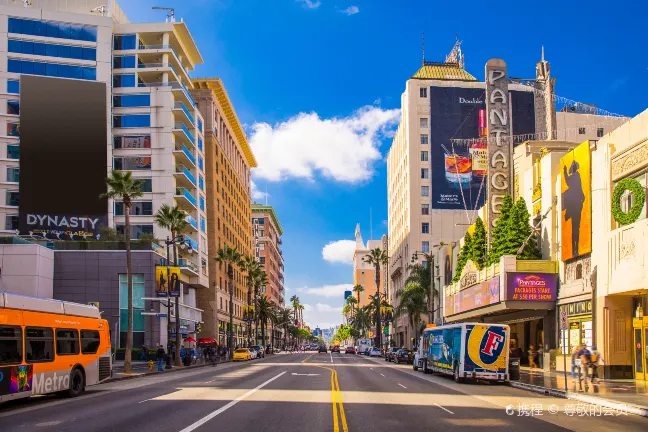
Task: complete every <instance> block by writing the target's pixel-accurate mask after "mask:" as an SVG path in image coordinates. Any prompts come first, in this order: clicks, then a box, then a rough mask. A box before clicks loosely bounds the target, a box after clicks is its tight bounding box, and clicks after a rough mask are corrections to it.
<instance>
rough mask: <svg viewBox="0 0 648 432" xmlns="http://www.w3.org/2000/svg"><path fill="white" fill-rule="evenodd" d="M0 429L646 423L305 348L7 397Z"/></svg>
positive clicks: (527, 427)
mask: <svg viewBox="0 0 648 432" xmlns="http://www.w3.org/2000/svg"><path fill="white" fill-rule="evenodd" d="M507 406H508V407H509V409H508V411H509V412H508V413H507ZM550 408H551V410H552V411H557V412H556V413H554V414H552V413H550V412H549V410H550ZM585 412H587V415H585V414H584V413H585ZM520 414H522V415H520ZM525 414H529V415H525ZM569 414H572V415H569ZM605 414H608V415H605ZM0 430H1V431H2V432H14V431H56V432H58V431H73V432H79V431H82V432H95V431H96V432H100V431H101V432H107V431H120V432H121V431H138V432H143V431H154V432H167V431H173V432H178V431H180V432H193V431H197V432H207V431H214V430H217V431H219V432H233V431H237V432H240V431H254V432H262V431H276V432H284V431H285V432H301V431H309V432H310V431H327V432H328V431H333V432H348V431H352V432H356V431H358V432H370V431H371V432H374V431H385V432H387V431H389V432H394V431H408V432H415V431H436V430H438V431H455V430H456V431H462V432H465V431H466V430H483V431H491V430H492V431H497V432H501V431H503V430H523V431H525V432H531V431H558V430H577V431H581V430H582V431H588V432H589V431H615V432H618V431H619V430H623V431H645V430H648V419H645V418H642V417H636V416H633V415H624V414H622V413H618V412H611V411H606V410H604V409H603V410H601V409H597V408H591V407H586V406H584V405H582V406H580V407H577V404H576V403H574V402H573V401H566V400H564V399H557V398H552V397H545V396H539V395H535V394H532V393H529V392H526V391H523V390H518V389H513V388H510V387H507V386H502V385H488V384H481V383H479V384H455V383H454V382H453V381H452V380H451V379H449V378H446V377H441V376H435V375H423V374H422V373H420V372H414V371H412V368H411V366H408V365H400V366H399V365H393V364H391V363H387V362H385V361H384V360H383V359H369V358H367V357H364V356H359V355H351V354H349V355H346V354H337V353H336V354H330V353H328V354H324V353H322V354H317V353H306V354H279V355H274V356H269V357H267V358H266V359H261V360H254V361H252V362H246V363H235V364H232V363H230V364H223V365H219V366H217V367H215V368H214V367H210V366H207V367H204V368H198V369H193V370H188V371H181V372H175V373H170V374H160V375H154V376H148V377H143V378H137V379H132V380H127V381H120V382H114V383H108V384H103V385H100V386H94V387H89V388H88V390H87V391H86V393H85V394H84V395H83V396H81V397H79V398H76V399H66V398H62V397H58V396H45V397H37V398H33V399H31V400H29V401H16V402H12V403H9V404H5V405H2V406H0Z"/></svg>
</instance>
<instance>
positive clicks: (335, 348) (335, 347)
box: [331, 345, 340, 353]
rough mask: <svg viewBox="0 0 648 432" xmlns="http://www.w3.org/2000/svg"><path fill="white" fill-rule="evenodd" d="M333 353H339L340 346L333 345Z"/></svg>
mask: <svg viewBox="0 0 648 432" xmlns="http://www.w3.org/2000/svg"><path fill="white" fill-rule="evenodd" d="M331 352H332V353H334V352H336V353H339V352H340V345H333V348H331Z"/></svg>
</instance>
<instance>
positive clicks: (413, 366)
mask: <svg viewBox="0 0 648 432" xmlns="http://www.w3.org/2000/svg"><path fill="white" fill-rule="evenodd" d="M412 369H414V372H417V371H418V369H419V368H418V366H417V364H416V362H413V363H412Z"/></svg>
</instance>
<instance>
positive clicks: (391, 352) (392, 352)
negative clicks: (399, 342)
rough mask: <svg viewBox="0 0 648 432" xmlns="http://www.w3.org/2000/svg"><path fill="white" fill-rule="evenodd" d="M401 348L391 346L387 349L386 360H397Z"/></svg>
mask: <svg viewBox="0 0 648 432" xmlns="http://www.w3.org/2000/svg"><path fill="white" fill-rule="evenodd" d="M399 349H401V348H400V347H390V348H388V349H387V351H386V352H385V361H395V359H396V353H397V352H398V350H399Z"/></svg>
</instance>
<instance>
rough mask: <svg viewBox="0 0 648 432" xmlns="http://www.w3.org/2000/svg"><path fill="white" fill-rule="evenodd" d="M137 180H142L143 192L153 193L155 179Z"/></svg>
mask: <svg viewBox="0 0 648 432" xmlns="http://www.w3.org/2000/svg"><path fill="white" fill-rule="evenodd" d="M137 180H142V181H143V182H144V183H142V192H153V179H150V178H142V177H137Z"/></svg>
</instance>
